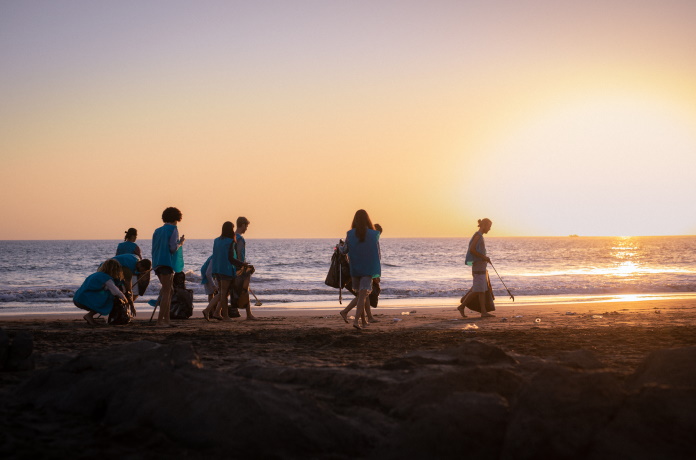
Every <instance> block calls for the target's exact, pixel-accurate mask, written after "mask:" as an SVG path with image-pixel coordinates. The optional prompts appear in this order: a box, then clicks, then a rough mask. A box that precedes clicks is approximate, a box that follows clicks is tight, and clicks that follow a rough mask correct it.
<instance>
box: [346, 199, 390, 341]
mask: <svg viewBox="0 0 696 460" xmlns="http://www.w3.org/2000/svg"><path fill="white" fill-rule="evenodd" d="M379 235H380V233H379V232H378V231H377V230H375V227H374V225H372V221H371V220H370V216H369V215H368V214H367V211H365V210H364V209H359V210H358V211H356V213H355V216H354V217H353V223H352V224H351V229H350V230H349V231H348V233H346V240H345V243H344V244H343V246H342V247H341V251H342V252H343V253H344V254H348V259H349V261H350V276H351V282H352V283H353V289H354V290H356V291H357V292H358V297H357V304H356V311H355V320H354V321H353V327H354V328H356V329H358V330H359V329H362V326H361V325H360V322H359V321H360V319H361V318H362V320H363V321H365V320H364V317H363V314H364V313H365V304H366V303H367V297H368V296H369V295H370V292H371V291H372V279H373V278H378V277H380V276H381V271H382V266H381V264H380V260H379ZM341 316H343V315H341ZM344 319H345V318H344Z"/></svg>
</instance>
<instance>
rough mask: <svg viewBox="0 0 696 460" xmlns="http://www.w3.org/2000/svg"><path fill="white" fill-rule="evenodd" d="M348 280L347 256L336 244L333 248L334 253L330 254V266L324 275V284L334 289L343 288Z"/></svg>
mask: <svg viewBox="0 0 696 460" xmlns="http://www.w3.org/2000/svg"><path fill="white" fill-rule="evenodd" d="M349 282H350V265H349V264H348V257H346V255H345V254H343V253H342V252H341V251H340V250H339V249H338V246H337V247H335V248H334V253H333V255H332V256H331V266H330V267H329V273H328V274H327V275H326V279H325V280H324V284H326V285H327V286H331V287H333V288H336V289H343V288H344V287H346V285H347V284H348V283H349Z"/></svg>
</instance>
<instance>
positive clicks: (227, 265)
mask: <svg viewBox="0 0 696 460" xmlns="http://www.w3.org/2000/svg"><path fill="white" fill-rule="evenodd" d="M235 240H236V236H235V233H234V224H233V223H232V222H229V221H228V222H225V223H224V224H222V232H221V233H220V236H219V237H217V238H215V241H214V242H213V259H212V260H211V264H212V265H213V270H212V271H213V277H215V280H216V281H217V283H218V286H219V289H218V293H217V294H216V295H215V296H213V298H212V300H211V301H210V302H209V303H208V306H207V307H206V308H205V309H204V310H203V317H204V318H205V319H206V321H210V318H215V319H217V320H220V321H231V320H232V319H231V318H230V316H229V309H228V304H227V296H228V295H229V292H230V287H231V286H232V282H233V281H234V277H235V275H236V273H237V269H238V268H241V267H243V266H246V265H247V264H246V263H243V262H241V261H240V260H238V259H237V245H236V241H235Z"/></svg>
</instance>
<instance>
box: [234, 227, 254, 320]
mask: <svg viewBox="0 0 696 460" xmlns="http://www.w3.org/2000/svg"><path fill="white" fill-rule="evenodd" d="M250 223H251V222H249V219H247V218H246V217H242V216H240V217H237V232H236V233H235V237H236V241H237V258H238V259H239V261H240V262H242V263H246V261H247V260H246V240H245V239H244V236H243V235H244V234H245V233H246V231H247V230H248V229H249V224H250ZM244 276H249V277H251V275H246V274H245V275H244ZM235 297H236V296H231V298H235ZM248 297H249V296H248V295H247V296H246V298H247V299H248ZM244 309H245V310H246V319H248V320H251V321H253V320H256V319H258V318H256V316H254V315H253V314H252V313H251V302H248V303H246V305H245V306H244Z"/></svg>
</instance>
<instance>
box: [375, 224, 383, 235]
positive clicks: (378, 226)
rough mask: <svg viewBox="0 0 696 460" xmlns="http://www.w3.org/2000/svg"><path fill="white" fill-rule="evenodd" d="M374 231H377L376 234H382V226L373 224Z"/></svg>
mask: <svg viewBox="0 0 696 460" xmlns="http://www.w3.org/2000/svg"><path fill="white" fill-rule="evenodd" d="M375 230H377V231H378V232H380V233H382V226H381V225H379V224H375Z"/></svg>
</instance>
